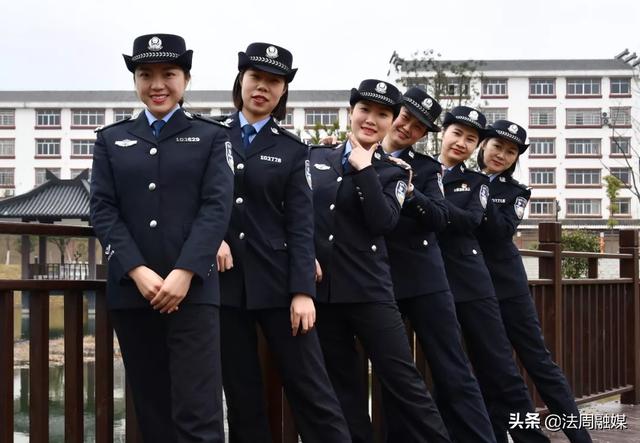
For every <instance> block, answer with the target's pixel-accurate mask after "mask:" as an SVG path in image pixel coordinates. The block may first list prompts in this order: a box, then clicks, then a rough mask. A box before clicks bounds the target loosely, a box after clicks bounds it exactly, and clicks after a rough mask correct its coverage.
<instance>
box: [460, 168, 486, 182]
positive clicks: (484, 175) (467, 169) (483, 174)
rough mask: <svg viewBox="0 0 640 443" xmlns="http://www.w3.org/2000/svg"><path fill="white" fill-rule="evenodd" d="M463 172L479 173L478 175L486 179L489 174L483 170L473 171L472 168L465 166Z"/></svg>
mask: <svg viewBox="0 0 640 443" xmlns="http://www.w3.org/2000/svg"><path fill="white" fill-rule="evenodd" d="M465 172H470V173H472V174H476V175H479V176H480V177H482V178H484V179H486V180H489V176H488V175H487V174H485V173H484V172H480V171H474V170H473V169H469V168H466V169H465Z"/></svg>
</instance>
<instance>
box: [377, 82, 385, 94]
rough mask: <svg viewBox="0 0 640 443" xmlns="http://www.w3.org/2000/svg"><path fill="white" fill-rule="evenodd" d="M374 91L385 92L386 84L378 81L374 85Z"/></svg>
mask: <svg viewBox="0 0 640 443" xmlns="http://www.w3.org/2000/svg"><path fill="white" fill-rule="evenodd" d="M376 92H377V93H378V94H386V93H387V85H386V84H385V83H384V82H380V83H378V84H377V85H376Z"/></svg>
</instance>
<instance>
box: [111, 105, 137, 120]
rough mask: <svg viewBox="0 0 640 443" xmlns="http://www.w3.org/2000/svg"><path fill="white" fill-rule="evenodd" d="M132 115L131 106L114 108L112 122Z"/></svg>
mask: <svg viewBox="0 0 640 443" xmlns="http://www.w3.org/2000/svg"><path fill="white" fill-rule="evenodd" d="M132 115H133V109H131V108H119V109H114V110H113V121H114V122H119V121H122V120H126V119H128V118H131V116H132Z"/></svg>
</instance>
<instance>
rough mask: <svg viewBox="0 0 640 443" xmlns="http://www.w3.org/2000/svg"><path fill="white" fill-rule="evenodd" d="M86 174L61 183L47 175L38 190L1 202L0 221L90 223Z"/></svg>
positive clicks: (53, 176) (51, 175) (59, 180)
mask: <svg viewBox="0 0 640 443" xmlns="http://www.w3.org/2000/svg"><path fill="white" fill-rule="evenodd" d="M88 173H89V170H85V171H83V172H82V173H81V174H80V175H78V176H77V177H76V178H74V179H71V180H61V179H59V178H57V177H56V176H55V175H53V173H51V172H49V171H47V181H46V182H45V183H43V184H42V185H40V186H38V187H37V188H35V189H33V190H31V191H29V192H27V193H26V194H22V195H18V196H15V197H12V198H8V199H5V200H1V201H0V218H20V219H22V220H23V221H39V222H44V223H47V222H53V221H58V220H61V219H81V220H84V221H89V182H88V181H87V179H88Z"/></svg>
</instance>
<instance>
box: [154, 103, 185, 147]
mask: <svg viewBox="0 0 640 443" xmlns="http://www.w3.org/2000/svg"><path fill="white" fill-rule="evenodd" d="M190 127H191V122H190V121H189V119H187V116H186V115H184V111H183V110H182V108H181V109H178V110H177V111H176V112H174V113H173V115H172V116H171V118H170V119H169V121H168V122H167V124H166V125H165V126H164V128H162V131H160V137H158V141H159V142H161V141H163V140H166V139H168V138H171V137H173V136H174V135H176V134H179V133H181V132H182V131H184V130H186V129H188V128H190Z"/></svg>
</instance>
